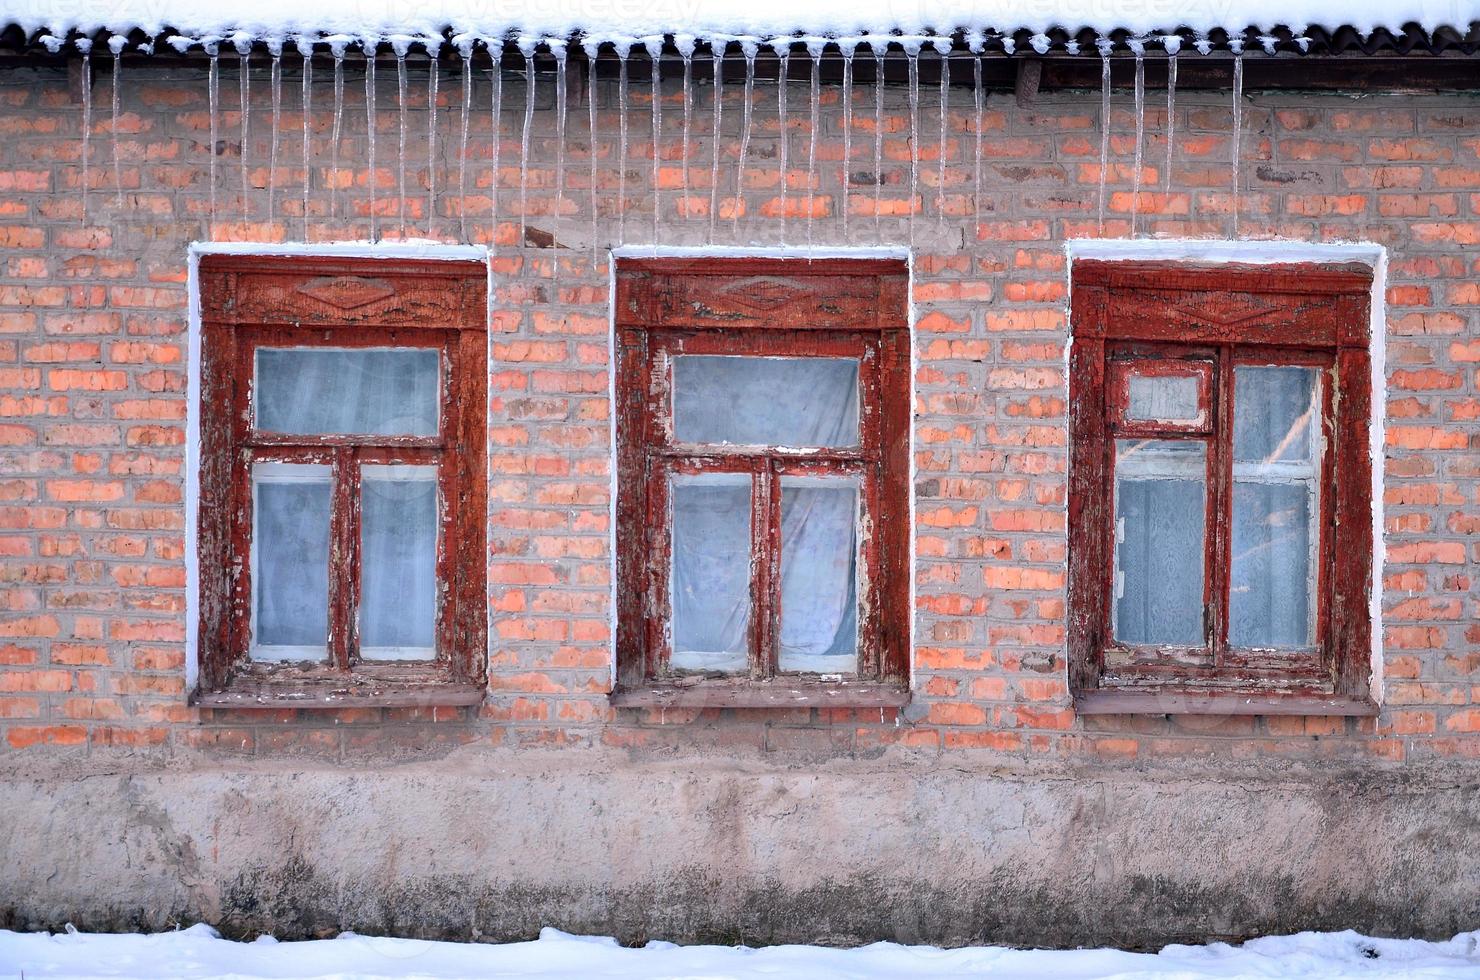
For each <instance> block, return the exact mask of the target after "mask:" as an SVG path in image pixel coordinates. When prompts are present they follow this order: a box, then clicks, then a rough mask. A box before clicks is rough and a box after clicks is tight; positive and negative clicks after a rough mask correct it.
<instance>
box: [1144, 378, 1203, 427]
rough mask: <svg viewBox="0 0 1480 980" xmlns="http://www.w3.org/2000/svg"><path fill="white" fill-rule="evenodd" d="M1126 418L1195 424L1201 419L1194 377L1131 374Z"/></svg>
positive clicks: (1196, 381) (1196, 379)
mask: <svg viewBox="0 0 1480 980" xmlns="http://www.w3.org/2000/svg"><path fill="white" fill-rule="evenodd" d="M1126 388H1127V395H1128V398H1127V404H1126V410H1125V417H1126V418H1128V419H1135V420H1136V421H1143V422H1195V421H1197V419H1199V418H1201V416H1202V413H1201V412H1200V411H1199V409H1200V408H1201V406H1200V405H1198V400H1197V396H1198V378H1197V377H1196V376H1194V375H1168V374H1163V375H1154V374H1132V375H1131V376H1130V378H1129V379H1128V383H1127V385H1126Z"/></svg>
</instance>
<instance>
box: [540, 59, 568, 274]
mask: <svg viewBox="0 0 1480 980" xmlns="http://www.w3.org/2000/svg"><path fill="white" fill-rule="evenodd" d="M545 44H546V45H547V46H548V47H549V48H550V53H551V54H553V55H554V56H555V213H554V214H553V215H551V216H550V238H551V239H552V240H553V241H554V245H555V247H556V248H559V247H560V212H561V210H563V209H564V207H565V63H566V59H567V57H568V56H569V54H570V49H569V48H568V47H567V46H566V42H565V41H564V40H563V39H560V38H546V39H545ZM550 275H551V278H555V279H558V278H559V275H560V253H559V252H552V253H551V258H550Z"/></svg>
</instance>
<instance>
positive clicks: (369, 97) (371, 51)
mask: <svg viewBox="0 0 1480 980" xmlns="http://www.w3.org/2000/svg"><path fill="white" fill-rule="evenodd" d="M360 50H361V51H362V52H364V55H365V169H366V171H367V172H368V174H369V178H368V182H369V187H368V188H367V190H369V192H370V240H371V241H372V242H378V241H380V201H379V200H378V198H379V193H378V188H379V184H380V175H379V174H378V173H377V172H376V168H375V115H376V113H375V56H376V55H377V54H378V53H379V50H380V38H378V37H367V38H364V39H362V40H361V41H360Z"/></svg>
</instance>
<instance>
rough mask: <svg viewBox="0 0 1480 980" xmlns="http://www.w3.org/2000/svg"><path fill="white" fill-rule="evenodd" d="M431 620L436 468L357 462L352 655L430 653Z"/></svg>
mask: <svg viewBox="0 0 1480 980" xmlns="http://www.w3.org/2000/svg"><path fill="white" fill-rule="evenodd" d="M436 625H437V468H436V467H435V466H380V465H371V466H365V467H364V468H363V469H362V470H361V498H360V656H361V658H362V659H365V660H431V659H433V658H434V657H435V656H436V650H435V647H436V639H435V634H436Z"/></svg>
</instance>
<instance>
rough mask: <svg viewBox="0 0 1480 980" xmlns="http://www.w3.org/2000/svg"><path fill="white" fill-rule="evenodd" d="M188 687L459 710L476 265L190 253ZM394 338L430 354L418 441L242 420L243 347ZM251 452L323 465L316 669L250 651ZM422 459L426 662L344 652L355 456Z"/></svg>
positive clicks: (474, 608)
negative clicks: (434, 363) (192, 393)
mask: <svg viewBox="0 0 1480 980" xmlns="http://www.w3.org/2000/svg"><path fill="white" fill-rule="evenodd" d="M199 284H200V310H201V371H200V405H199V412H200V497H199V502H198V522H197V524H198V537H197V542H198V544H197V546H198V556H199V557H198V563H199V569H200V576H199V577H200V587H199V595H200V602H199V607H200V618H199V622H198V624H197V625H198V629H199V650H200V667H201V670H200V684H199V687H198V689H197V690H196V691H195V692H193V696H192V702H193V703H195V704H197V705H200V706H202V707H207V708H221V707H230V708H257V707H260V708H282V707H293V708H314V707H322V708H342V707H347V706H355V705H357V704H365V705H367V706H370V705H373V706H378V707H403V706H463V705H473V704H478V703H479V702H481V701H482V699H483V692H484V689H485V686H486V685H485V681H484V661H485V659H486V657H485V653H486V648H487V625H486V624H487V611H486V610H487V599H486V594H487V588H486V581H487V576H486V569H487V555H486V532H485V526H486V521H487V517H486V512H487V506H486V503H485V500H486V497H485V494H486V482H487V473H486V462H485V460H486V448H485V447H486V438H485V432H486V427H487V396H486V391H487V269H486V267H485V266H484V265H483V264H481V263H477V262H468V261H436V260H393V259H378V258H349V257H344V258H340V257H334V258H328V257H308V258H305V257H291V258H289V257H267V256H232V255H208V256H204V257H202V259H201V263H200V278H199ZM284 346H294V347H297V346H303V347H326V348H365V347H410V348H420V349H435V350H438V351H439V353H440V357H439V363H440V366H441V375H442V378H441V381H442V384H441V393H440V401H439V412H438V418H439V423H438V432H437V434H436V435H435V436H375V435H287V434H282V433H275V432H264V431H258V430H256V429H254V427H253V422H252V417H253V413H252V400H253V390H252V388H253V382H254V377H255V356H256V351H257V350H258V349H260V348H264V347H284ZM254 462H292V463H321V464H327V465H329V466H330V467H331V473H332V475H331V517H330V555H331V561H330V608H329V610H328V617H329V634H328V637H327V648H328V652H329V662H327V663H324V664H301V663H269V662H263V661H253V660H252V659H251V656H250V646H251V635H250V634H251V601H252V596H251V589H252V587H251V573H252V561H251V547H252V503H251V499H252V498H251V494H252V482H251V469H252V465H253V463H254ZM376 463H400V464H423V465H435V466H437V468H438V475H437V482H438V489H439V507H440V517H441V522H440V526H439V534H438V550H437V585H438V605H437V630H436V657H435V659H434V660H431V661H403V662H397V661H363V660H360V659H359V658H358V656H357V653H358V621H357V620H358V617H357V615H356V610H357V606H358V599H359V589H360V573H361V565H360V562H359V548H360V540H359V538H360V535H359V496H358V494H357V493H356V490H357V488H358V486H359V473H360V466H361V465H362V464H376Z"/></svg>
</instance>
